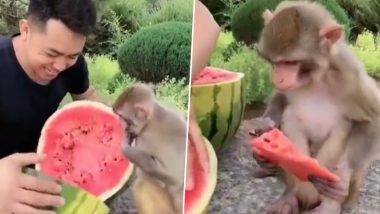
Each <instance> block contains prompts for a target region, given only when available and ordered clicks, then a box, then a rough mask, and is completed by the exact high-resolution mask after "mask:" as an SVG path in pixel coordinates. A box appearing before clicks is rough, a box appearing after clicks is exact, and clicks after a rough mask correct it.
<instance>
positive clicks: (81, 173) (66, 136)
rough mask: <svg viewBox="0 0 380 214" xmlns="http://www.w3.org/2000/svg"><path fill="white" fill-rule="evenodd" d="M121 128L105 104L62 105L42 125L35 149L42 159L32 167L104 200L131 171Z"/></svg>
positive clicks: (131, 167) (87, 102)
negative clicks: (42, 155)
mask: <svg viewBox="0 0 380 214" xmlns="http://www.w3.org/2000/svg"><path fill="white" fill-rule="evenodd" d="M124 130H125V127H124V125H123V123H121V121H120V120H119V117H118V116H117V115H116V114H115V113H114V112H113V110H112V109H111V107H109V106H106V105H104V104H102V103H99V102H95V101H89V100H81V101H75V102H71V103H69V104H66V105H65V106H63V107H62V108H61V109H59V110H58V111H56V112H55V113H54V114H53V115H52V116H50V118H49V119H48V120H47V121H46V123H45V125H44V127H43V128H42V131H41V136H40V139H39V143H38V147H37V152H38V153H44V154H46V158H45V160H44V161H42V162H41V163H40V164H37V165H36V169H37V170H38V171H41V172H43V173H44V174H46V175H48V176H51V177H53V178H55V179H57V180H60V181H62V182H65V183H67V184H69V185H72V186H74V187H76V188H80V189H82V190H85V191H87V192H89V193H91V194H92V195H94V196H95V197H98V198H99V199H100V200H102V201H105V200H107V199H108V198H110V197H111V196H112V195H114V194H115V193H116V192H118V191H119V190H120V189H121V188H122V187H123V185H124V184H125V183H126V182H127V180H128V179H129V177H130V176H131V174H132V170H133V165H132V163H130V162H129V160H128V159H127V158H126V157H125V156H124V154H123V152H122V149H121V146H122V143H123V142H124V139H125V138H126V137H127V136H126V133H125V131H124Z"/></svg>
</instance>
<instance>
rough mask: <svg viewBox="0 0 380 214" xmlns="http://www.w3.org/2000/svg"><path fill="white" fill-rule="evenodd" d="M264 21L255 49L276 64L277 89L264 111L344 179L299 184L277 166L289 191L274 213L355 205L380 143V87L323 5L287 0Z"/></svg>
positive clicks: (313, 179)
mask: <svg viewBox="0 0 380 214" xmlns="http://www.w3.org/2000/svg"><path fill="white" fill-rule="evenodd" d="M263 18H264V28H263V30H262V32H261V36H260V38H259V41H258V44H257V47H256V49H257V52H258V54H259V55H260V56H261V57H262V58H263V59H265V60H267V61H268V62H269V63H270V64H272V66H273V70H274V71H273V75H272V82H273V84H274V86H275V89H276V93H275V95H274V97H273V99H272V101H271V104H270V105H269V107H268V109H267V111H266V113H264V115H265V116H266V117H269V118H270V119H273V120H274V124H275V125H278V126H279V127H280V128H281V130H282V131H283V132H284V133H285V135H286V136H287V137H288V138H289V139H290V140H291V141H292V142H293V143H294V144H296V146H297V147H298V148H300V149H301V150H302V151H303V152H304V153H305V154H307V155H309V156H311V157H314V158H316V159H317V160H318V162H319V163H320V164H321V165H323V166H325V167H327V168H328V169H330V170H331V171H333V172H334V173H336V174H337V175H338V176H339V177H340V178H341V179H340V181H338V182H330V181H326V180H323V179H321V178H316V177H315V176H310V178H309V181H310V182H300V181H299V180H298V179H297V178H296V177H295V176H294V175H292V174H291V173H290V172H287V171H286V170H282V169H281V170H280V169H279V170H280V171H281V175H280V178H281V179H282V180H283V181H284V182H285V184H286V189H285V191H284V193H283V195H282V196H281V197H280V198H279V199H278V200H277V201H276V202H275V203H274V204H273V205H272V206H271V207H270V208H269V210H268V212H269V213H300V212H302V211H304V213H332V214H334V213H340V212H341V210H342V208H343V207H344V206H354V204H355V203H356V201H357V197H358V193H359V188H360V185H361V183H362V180H363V178H364V176H365V175H366V172H367V170H368V168H369V164H370V163H371V162H372V160H374V157H375V152H374V151H377V148H378V146H379V142H380V140H379V139H380V136H379V135H380V134H378V133H376V130H378V129H379V128H380V108H379V106H380V105H379V104H380V93H379V90H378V88H377V86H376V83H375V81H374V80H373V79H372V78H371V77H370V76H369V75H368V74H367V72H366V71H365V69H364V67H363V65H362V64H361V62H360V61H359V60H358V59H357V58H356V56H355V55H354V53H353V52H352V50H351V49H350V48H349V46H348V44H347V43H346V41H345V35H344V28H343V26H341V25H340V24H338V22H337V21H336V20H335V18H334V17H333V16H332V15H331V14H330V13H329V12H328V11H327V10H326V9H325V8H324V6H322V5H321V4H319V3H316V2H313V3H311V2H307V1H284V2H282V3H280V4H279V5H278V6H277V8H276V9H275V11H274V12H271V11H268V10H267V11H266V12H265V13H264V14H263ZM276 103H277V104H276ZM272 104H273V105H272ZM317 105H318V107H317ZM272 127H273V125H272ZM259 134H260V133H259Z"/></svg>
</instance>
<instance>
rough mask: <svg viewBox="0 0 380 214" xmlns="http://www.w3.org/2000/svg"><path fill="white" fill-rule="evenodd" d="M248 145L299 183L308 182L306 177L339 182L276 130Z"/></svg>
mask: <svg viewBox="0 0 380 214" xmlns="http://www.w3.org/2000/svg"><path fill="white" fill-rule="evenodd" d="M250 143H251V145H252V147H253V150H254V152H255V153H257V154H258V155H259V156H261V157H263V158H265V159H267V160H269V161H270V162H272V163H273V164H276V165H278V166H280V167H281V168H283V169H285V170H288V171H290V172H292V173H293V174H294V175H295V176H296V177H298V179H300V180H301V181H304V182H307V181H309V179H308V177H309V176H310V175H314V176H316V177H319V178H323V179H326V180H329V181H331V182H336V181H339V180H340V178H339V176H337V175H335V174H333V173H331V172H330V171H329V170H328V169H326V168H325V167H323V166H321V165H320V164H319V163H318V161H317V160H316V159H314V158H311V157H309V156H307V155H306V154H304V153H303V152H302V151H301V150H299V149H298V148H296V146H295V145H294V144H293V143H291V142H290V140H289V139H288V138H287V137H286V136H285V135H284V134H283V133H282V132H281V131H280V130H278V129H272V130H271V131H269V132H266V133H264V134H262V135H261V136H260V137H258V138H255V139H253V140H252V141H251V142H250Z"/></svg>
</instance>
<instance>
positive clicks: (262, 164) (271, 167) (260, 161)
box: [252, 152, 279, 174]
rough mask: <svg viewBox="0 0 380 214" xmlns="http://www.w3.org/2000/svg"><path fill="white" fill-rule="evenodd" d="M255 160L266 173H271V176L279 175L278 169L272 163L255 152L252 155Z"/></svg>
mask: <svg viewBox="0 0 380 214" xmlns="http://www.w3.org/2000/svg"><path fill="white" fill-rule="evenodd" d="M252 157H253V159H255V160H256V163H257V164H258V165H259V166H260V167H261V168H262V169H263V170H265V171H267V172H270V173H271V174H273V173H274V174H277V173H278V170H279V169H278V167H277V166H276V165H275V164H273V163H272V162H270V161H268V160H267V159H265V158H262V157H260V156H259V155H257V154H256V153H255V152H253V153H252Z"/></svg>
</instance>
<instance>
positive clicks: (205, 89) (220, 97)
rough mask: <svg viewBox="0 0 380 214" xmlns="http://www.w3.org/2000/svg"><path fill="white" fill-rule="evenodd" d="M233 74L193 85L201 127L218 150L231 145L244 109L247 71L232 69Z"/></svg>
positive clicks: (193, 99)
mask: <svg viewBox="0 0 380 214" xmlns="http://www.w3.org/2000/svg"><path fill="white" fill-rule="evenodd" d="M205 70H207V71H210V72H216V73H217V72H230V71H226V70H223V69H220V68H214V67H207V68H206V69H205ZM233 75H234V77H233V78H229V79H224V80H222V81H220V82H217V83H215V82H214V83H210V84H200V85H197V84H193V85H192V88H191V90H192V92H191V102H192V105H193V106H194V110H195V112H196V115H197V120H198V124H199V127H200V129H201V130H202V134H203V135H204V136H205V137H206V138H207V139H208V140H209V141H210V142H211V144H212V145H213V147H214V149H215V151H219V150H221V149H223V148H225V147H226V146H228V145H229V142H230V141H231V140H232V138H233V136H234V135H235V134H236V132H237V130H238V129H239V126H240V123H241V120H242V118H243V113H244V111H245V104H246V100H245V96H244V94H245V80H244V74H243V73H240V72H233Z"/></svg>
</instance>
